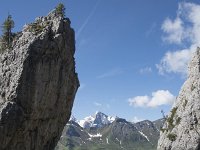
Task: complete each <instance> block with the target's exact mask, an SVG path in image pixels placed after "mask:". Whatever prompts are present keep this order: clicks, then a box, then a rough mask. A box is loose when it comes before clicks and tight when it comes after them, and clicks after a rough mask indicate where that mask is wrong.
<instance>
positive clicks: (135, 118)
mask: <svg viewBox="0 0 200 150" xmlns="http://www.w3.org/2000/svg"><path fill="white" fill-rule="evenodd" d="M142 120H144V119H142V118H138V117H137V116H134V117H133V120H132V122H134V123H137V122H140V121H142Z"/></svg>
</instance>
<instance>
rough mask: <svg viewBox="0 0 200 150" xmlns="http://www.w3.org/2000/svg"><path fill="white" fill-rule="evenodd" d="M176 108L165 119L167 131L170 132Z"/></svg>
mask: <svg viewBox="0 0 200 150" xmlns="http://www.w3.org/2000/svg"><path fill="white" fill-rule="evenodd" d="M177 109H178V107H174V108H173V109H172V110H171V116H169V117H168V118H167V122H168V128H169V130H172V129H173V128H174V126H175V125H174V123H173V122H174V116H175V114H176V111H177Z"/></svg>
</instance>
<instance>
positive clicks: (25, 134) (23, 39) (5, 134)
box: [0, 11, 79, 150]
mask: <svg viewBox="0 0 200 150" xmlns="http://www.w3.org/2000/svg"><path fill="white" fill-rule="evenodd" d="M74 36H75V35H74V30H73V29H72V28H71V27H70V21H69V19H68V18H62V17H60V16H57V15H56V14H55V12H53V11H52V12H51V13H49V15H48V16H46V17H39V18H37V19H36V20H35V22H34V23H32V24H29V25H25V26H24V28H23V31H22V32H20V33H18V34H17V35H16V37H15V39H14V41H13V45H12V48H11V49H10V50H6V51H5V52H4V53H2V54H0V150H53V149H54V147H55V145H56V144H57V142H58V140H59V138H60V135H61V133H62V130H63V128H64V126H65V124H66V123H67V121H68V120H69V118H70V115H71V109H72V106H73V101H74V98H75V94H76V92H77V89H78V87H79V81H78V77H77V74H76V72H75V60H74V53H75V37H74Z"/></svg>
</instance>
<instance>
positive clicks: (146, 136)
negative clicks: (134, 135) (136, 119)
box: [138, 131, 149, 141]
mask: <svg viewBox="0 0 200 150" xmlns="http://www.w3.org/2000/svg"><path fill="white" fill-rule="evenodd" d="M138 132H139V133H140V134H141V135H142V136H144V137H145V138H146V139H147V141H149V138H148V137H147V136H146V135H145V134H144V133H143V132H141V131H138Z"/></svg>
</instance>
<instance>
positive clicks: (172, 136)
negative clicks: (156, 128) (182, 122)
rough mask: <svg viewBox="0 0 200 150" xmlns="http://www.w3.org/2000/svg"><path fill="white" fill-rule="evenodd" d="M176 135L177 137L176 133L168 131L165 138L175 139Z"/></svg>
mask: <svg viewBox="0 0 200 150" xmlns="http://www.w3.org/2000/svg"><path fill="white" fill-rule="evenodd" d="M176 137H177V135H176V134H174V133H169V134H168V135H167V138H168V139H169V140H170V141H175V140H176Z"/></svg>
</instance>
